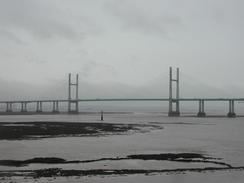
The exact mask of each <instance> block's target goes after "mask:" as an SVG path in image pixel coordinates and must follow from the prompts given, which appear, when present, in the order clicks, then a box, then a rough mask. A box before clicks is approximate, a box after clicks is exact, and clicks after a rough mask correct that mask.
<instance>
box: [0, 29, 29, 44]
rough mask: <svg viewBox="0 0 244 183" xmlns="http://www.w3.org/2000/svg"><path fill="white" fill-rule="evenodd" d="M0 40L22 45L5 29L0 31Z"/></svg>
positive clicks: (19, 40) (20, 41)
mask: <svg viewBox="0 0 244 183" xmlns="http://www.w3.org/2000/svg"><path fill="white" fill-rule="evenodd" d="M0 40H1V41H4V42H5V43H6V42H9V41H10V42H14V43H16V44H23V43H24V42H23V41H22V40H21V39H19V38H18V37H17V36H16V35H15V34H14V33H13V32H11V31H7V30H5V29H0Z"/></svg>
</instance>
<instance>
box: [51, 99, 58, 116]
mask: <svg viewBox="0 0 244 183" xmlns="http://www.w3.org/2000/svg"><path fill="white" fill-rule="evenodd" d="M52 113H59V106H58V101H53V111H52Z"/></svg>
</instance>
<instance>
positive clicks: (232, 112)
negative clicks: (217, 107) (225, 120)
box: [227, 100, 236, 118]
mask: <svg viewBox="0 0 244 183" xmlns="http://www.w3.org/2000/svg"><path fill="white" fill-rule="evenodd" d="M227 116H228V117H229V118H235V117H236V113H235V101H234V100H229V112H228V114H227Z"/></svg>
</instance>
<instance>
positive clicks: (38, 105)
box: [36, 101, 42, 113]
mask: <svg viewBox="0 0 244 183" xmlns="http://www.w3.org/2000/svg"><path fill="white" fill-rule="evenodd" d="M36 112H37V113H42V102H41V101H38V102H37V103H36Z"/></svg>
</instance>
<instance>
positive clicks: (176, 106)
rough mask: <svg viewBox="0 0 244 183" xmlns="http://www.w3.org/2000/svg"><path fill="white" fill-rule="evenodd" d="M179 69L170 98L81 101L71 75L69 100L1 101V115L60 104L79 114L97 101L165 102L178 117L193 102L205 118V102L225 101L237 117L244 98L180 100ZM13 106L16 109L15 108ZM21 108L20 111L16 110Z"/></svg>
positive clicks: (40, 110)
mask: <svg viewBox="0 0 244 183" xmlns="http://www.w3.org/2000/svg"><path fill="white" fill-rule="evenodd" d="M179 74H180V73H179V68H177V69H176V70H174V72H173V69H172V67H170V68H169V98H143V99H139V98H134V99H133V98H131V99H123V98H114V99H111V98H110V99H79V95H78V94H79V75H78V74H76V77H75V81H73V80H72V77H71V74H69V78H68V99H61V100H52V99H51V100H23V101H22V100H20V101H0V105H4V106H5V107H4V108H5V110H4V111H0V115H11V114H46V113H49V114H58V113H60V110H59V108H60V107H59V106H60V104H61V103H62V104H65V105H66V106H67V111H66V112H68V113H69V114H78V113H79V103H80V102H97V101H165V102H168V103H169V110H168V116H169V117H177V116H180V115H181V113H180V102H186V101H190V102H191V101H192V102H194V101H195V102H198V103H199V110H198V113H197V115H196V116H197V117H205V116H206V113H205V106H204V104H205V102H207V101H212V102H214V101H215V102H217V101H223V102H227V103H228V106H229V111H228V113H227V117H231V118H233V117H236V113H235V102H237V101H239V102H240V101H241V102H243V101H244V98H180V76H179ZM44 103H45V104H49V106H50V105H51V106H52V110H51V111H49V112H44V111H43V104H44ZM13 105H14V106H15V108H13ZM28 105H32V106H33V105H34V106H35V110H34V111H33V108H32V110H30V109H29V108H28ZM16 108H19V110H16Z"/></svg>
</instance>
